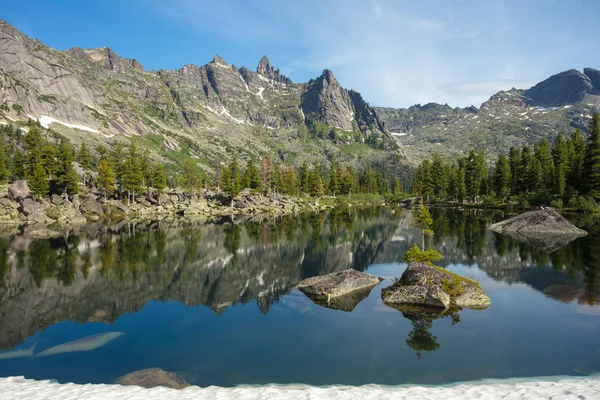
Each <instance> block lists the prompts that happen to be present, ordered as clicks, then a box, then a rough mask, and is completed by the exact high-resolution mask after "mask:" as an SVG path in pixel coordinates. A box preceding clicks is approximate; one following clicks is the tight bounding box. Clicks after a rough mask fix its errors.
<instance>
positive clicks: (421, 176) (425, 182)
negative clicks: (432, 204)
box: [416, 160, 434, 200]
mask: <svg viewBox="0 0 600 400" xmlns="http://www.w3.org/2000/svg"><path fill="white" fill-rule="evenodd" d="M416 191H417V193H419V194H420V195H421V196H424V197H425V198H426V199H427V200H429V196H431V195H433V193H434V187H433V178H432V176H431V163H430V162H429V160H423V162H421V165H419V168H418V169H417V175H416Z"/></svg>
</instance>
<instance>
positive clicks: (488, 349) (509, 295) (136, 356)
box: [0, 209, 600, 386]
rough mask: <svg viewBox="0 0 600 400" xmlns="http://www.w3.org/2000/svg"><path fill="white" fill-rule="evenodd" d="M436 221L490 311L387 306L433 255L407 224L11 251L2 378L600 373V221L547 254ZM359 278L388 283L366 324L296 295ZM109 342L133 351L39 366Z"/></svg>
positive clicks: (376, 219)
mask: <svg viewBox="0 0 600 400" xmlns="http://www.w3.org/2000/svg"><path fill="white" fill-rule="evenodd" d="M433 216H434V218H435V221H436V226H435V227H434V229H435V231H436V236H435V237H434V238H433V239H431V243H430V244H431V245H432V246H433V247H434V248H437V249H438V250H440V251H441V252H442V253H443V254H444V259H443V260H441V261H440V262H439V263H438V264H439V265H443V266H446V267H447V268H448V269H449V270H451V271H454V272H457V273H459V274H462V275H464V276H469V277H474V278H475V279H477V280H478V281H479V282H480V284H481V286H482V287H483V288H484V289H485V290H486V291H487V293H488V294H489V296H490V297H491V299H492V306H491V307H490V308H489V309H487V310H484V311H473V310H463V311H460V312H459V313H456V314H454V315H451V316H446V317H443V318H438V319H435V318H426V317H423V316H415V315H404V314H403V313H401V312H399V311H397V310H395V309H392V308H389V307H387V306H385V305H384V304H383V303H382V301H381V299H380V295H381V289H382V288H384V287H386V286H387V285H390V284H391V283H392V279H394V278H395V277H399V276H400V275H401V274H402V272H403V271H404V269H405V268H406V265H405V264H404V263H402V262H401V259H402V256H403V254H404V252H405V251H406V250H407V249H408V248H409V247H410V246H412V244H413V243H414V242H418V241H419V236H418V232H417V231H416V230H415V229H414V228H411V227H410V224H411V223H412V217H411V215H410V213H408V212H407V211H400V210H398V211H397V212H396V213H395V214H393V213H392V212H391V210H385V209H381V210H368V211H361V212H354V211H352V212H349V211H348V210H339V211H335V212H332V213H329V214H321V215H304V216H299V217H285V218H278V219H269V220H266V221H262V222H241V223H238V224H232V223H224V224H220V225H217V224H215V225H205V226H194V225H193V224H191V223H185V222H182V221H174V222H164V221H163V222H160V223H153V224H143V225H142V224H137V225H133V224H123V225H120V226H119V225H117V226H103V225H98V226H92V227H89V228H87V229H86V230H85V231H82V232H72V233H71V234H70V235H69V236H68V237H65V238H59V239H52V240H32V239H27V238H25V237H23V236H13V237H11V238H3V239H0V349H1V351H2V352H0V376H11V375H24V376H25V377H28V378H35V379H56V380H58V381H59V382H77V383H111V382H113V381H114V380H115V379H117V378H118V377H120V376H122V375H124V374H127V373H129V372H132V371H135V370H140V369H145V368H153V367H158V368H162V369H164V370H167V371H173V372H176V373H178V374H179V375H181V376H182V377H184V378H185V379H187V380H188V381H189V382H190V383H193V384H197V385H201V386H207V385H220V386H232V385H238V384H263V383H273V382H274V383H306V384H313V385H327V384H352V385H360V384H366V383H379V384H390V385H395V384H404V383H419V384H443V383H450V382H456V381H464V380H474V379H481V378H508V377H527V376H541V375H563V374H566V375H582V374H589V373H592V372H595V371H600V335H599V334H598V333H599V332H600V307H599V306H598V305H596V302H597V299H598V296H597V295H598V282H599V278H598V275H599V272H600V224H599V223H598V221H597V220H594V219H592V218H588V219H585V218H579V219H573V220H574V222H575V223H576V224H577V225H578V226H580V227H583V228H584V229H586V230H588V231H590V232H591V234H590V235H588V236H587V237H584V238H581V239H578V240H576V241H574V242H572V243H570V244H569V245H567V246H565V247H563V248H561V249H560V250H558V251H555V252H553V253H551V254H548V253H546V252H544V251H543V250H539V249H536V248H532V247H529V246H527V245H524V244H520V243H518V242H515V241H513V240H512V239H510V238H508V237H505V236H500V235H497V234H494V233H491V232H488V231H487V230H486V226H488V225H489V224H490V223H491V222H493V221H498V220H501V219H503V218H504V217H506V215H504V214H502V213H489V212H481V211H473V210H471V211H457V210H433ZM346 268H355V269H357V270H361V271H366V272H368V273H371V274H374V275H378V276H381V277H384V278H386V279H385V280H384V281H383V282H382V283H381V284H380V285H379V286H378V287H376V288H374V289H373V290H372V291H371V294H370V295H369V296H368V297H367V298H366V299H365V300H363V301H362V302H360V303H359V304H358V305H356V307H355V308H354V309H353V310H352V311H351V312H345V311H341V310H333V309H328V308H325V307H321V306H319V305H316V304H314V303H313V302H312V301H311V300H310V299H308V298H306V297H305V296H304V295H303V294H302V293H300V292H299V291H297V290H296V289H294V286H295V285H296V284H297V283H298V282H299V281H300V280H302V279H305V278H307V277H310V276H315V275H320V274H326V273H330V272H334V271H340V270H343V269H346ZM107 332H123V333H124V334H123V335H121V336H118V337H116V338H114V339H113V340H110V341H108V342H107V343H105V344H102V345H99V344H98V343H95V344H94V343H92V344H90V345H89V346H88V348H87V349H86V351H71V350H74V347H73V346H71V347H67V348H62V350H63V351H62V352H55V354H51V355H47V356H43V355H37V354H40V353H42V352H43V351H45V350H47V349H50V348H52V347H54V346H57V345H61V344H64V343H67V342H70V341H73V340H77V339H81V338H86V337H88V336H90V335H96V334H102V333H107ZM88 342H90V341H88ZM92 342H93V341H92ZM33 346H35V347H33ZM15 350H23V352H22V353H7V352H9V351H15ZM80 350H81V349H80ZM17 355H18V356H20V357H15V356H17ZM36 355H37V356H36ZM9 356H12V357H10V358H6V357H9Z"/></svg>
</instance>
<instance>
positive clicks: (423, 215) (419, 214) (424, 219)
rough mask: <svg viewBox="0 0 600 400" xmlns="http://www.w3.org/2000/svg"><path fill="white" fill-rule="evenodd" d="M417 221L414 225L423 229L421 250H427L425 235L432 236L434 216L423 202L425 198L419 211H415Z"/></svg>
mask: <svg viewBox="0 0 600 400" xmlns="http://www.w3.org/2000/svg"><path fill="white" fill-rule="evenodd" d="M414 218H415V222H414V223H413V225H412V226H414V227H415V228H418V229H419V230H420V231H421V251H425V236H432V235H433V230H431V225H433V218H431V214H430V213H429V210H428V209H427V207H425V205H424V204H423V200H421V203H420V204H419V207H418V208H417V211H416V212H415V217H414Z"/></svg>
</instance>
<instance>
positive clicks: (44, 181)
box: [28, 164, 50, 198]
mask: <svg viewBox="0 0 600 400" xmlns="http://www.w3.org/2000/svg"><path fill="white" fill-rule="evenodd" d="M28 182H29V186H30V187H31V191H32V192H33V194H34V195H35V196H36V197H38V198H40V197H44V196H47V195H48V191H49V190H50V185H49V183H48V176H47V174H46V170H45V169H44V167H42V165H41V164H37V165H35V166H34V167H33V171H32V173H31V175H30V176H29V178H28Z"/></svg>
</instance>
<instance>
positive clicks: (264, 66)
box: [256, 56, 273, 76]
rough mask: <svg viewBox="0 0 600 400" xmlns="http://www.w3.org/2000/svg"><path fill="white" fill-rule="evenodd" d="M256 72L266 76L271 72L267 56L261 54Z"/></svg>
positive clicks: (271, 68) (271, 67)
mask: <svg viewBox="0 0 600 400" xmlns="http://www.w3.org/2000/svg"><path fill="white" fill-rule="evenodd" d="M256 72H258V73H259V74H263V75H266V76H270V75H271V74H272V73H273V66H272V65H271V63H270V62H269V59H268V58H267V56H263V57H262V58H261V59H260V61H259V63H258V66H257V67H256Z"/></svg>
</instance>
